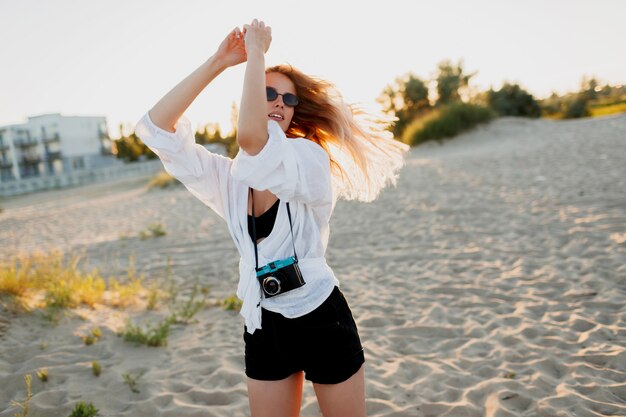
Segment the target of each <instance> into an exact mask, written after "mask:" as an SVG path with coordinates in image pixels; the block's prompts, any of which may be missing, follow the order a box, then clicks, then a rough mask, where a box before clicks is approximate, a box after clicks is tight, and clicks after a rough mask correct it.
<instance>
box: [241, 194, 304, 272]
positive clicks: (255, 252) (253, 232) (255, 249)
mask: <svg viewBox="0 0 626 417" xmlns="http://www.w3.org/2000/svg"><path fill="white" fill-rule="evenodd" d="M250 195H251V196H252V243H254V264H255V270H256V271H258V270H259V252H258V250H257V247H256V226H255V221H254V191H253V190H252V188H250ZM286 204H287V215H288V216H289V229H290V230H291V243H292V245H293V257H294V259H295V260H296V263H297V262H298V255H297V254H296V243H295V240H294V238H293V224H292V223H291V210H289V202H287V203H286Z"/></svg>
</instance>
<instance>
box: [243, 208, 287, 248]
mask: <svg viewBox="0 0 626 417" xmlns="http://www.w3.org/2000/svg"><path fill="white" fill-rule="evenodd" d="M279 203H280V200H278V199H277V200H276V202H275V203H274V205H273V206H272V207H270V208H269V209H267V211H266V212H265V213H263V214H261V215H260V216H259V217H255V218H254V226H255V228H256V239H257V240H259V239H261V238H262V237H267V236H269V234H270V233H271V232H272V229H273V228H274V222H275V221H276V213H277V212H278V204H279ZM248 234H249V235H250V238H251V239H254V238H253V237H252V216H251V215H250V214H248Z"/></svg>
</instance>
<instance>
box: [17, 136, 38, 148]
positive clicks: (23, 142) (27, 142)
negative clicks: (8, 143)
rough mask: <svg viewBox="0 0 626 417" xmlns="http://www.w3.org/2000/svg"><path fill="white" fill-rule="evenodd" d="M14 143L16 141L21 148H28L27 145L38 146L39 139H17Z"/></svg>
mask: <svg viewBox="0 0 626 417" xmlns="http://www.w3.org/2000/svg"><path fill="white" fill-rule="evenodd" d="M13 143H15V146H19V147H20V148H27V147H30V146H37V140H36V139H31V138H19V139H15V141H14V142H13Z"/></svg>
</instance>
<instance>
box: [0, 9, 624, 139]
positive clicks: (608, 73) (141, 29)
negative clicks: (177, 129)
mask: <svg viewBox="0 0 626 417" xmlns="http://www.w3.org/2000/svg"><path fill="white" fill-rule="evenodd" d="M0 16H2V23H1V24H0V126H2V125H6V124H11V123H23V122H26V120H27V117H29V116H34V115H39V114H45V113H61V114H63V115H85V116H105V117H106V118H107V123H108V127H109V133H110V135H111V137H113V138H116V137H119V134H120V133H119V132H120V128H119V125H120V123H123V124H125V126H126V127H125V130H126V133H128V131H129V129H132V128H133V127H134V125H135V123H136V122H137V121H138V120H139V119H140V118H141V116H142V115H143V114H144V113H145V112H147V111H148V110H149V109H150V108H151V107H152V106H153V105H154V104H155V103H156V102H157V101H158V100H159V99H160V98H161V97H162V96H163V95H165V94H166V93H167V92H168V91H169V90H170V89H171V88H173V87H174V86H175V85H176V84H177V83H178V82H180V81H181V80H182V79H184V78H185V77H186V76H187V75H188V74H190V73H191V72H193V71H194V70H195V69H196V68H197V67H199V66H200V65H201V64H202V63H203V62H204V61H205V60H207V59H208V58H209V57H210V56H211V55H212V54H213V53H214V52H215V51H216V49H217V47H218V45H219V44H220V42H221V41H222V40H223V38H224V37H225V36H226V35H227V34H228V32H229V31H230V30H232V29H233V28H234V27H236V26H239V27H242V26H243V25H244V24H246V23H250V21H251V20H252V19H253V18H259V19H261V20H263V21H265V23H266V24H267V25H269V26H271V27H272V38H273V40H272V44H271V46H270V49H269V51H268V53H267V54H266V57H265V62H266V65H268V66H269V65H275V64H279V63H288V64H292V65H293V66H295V67H297V68H299V69H301V70H302V71H304V72H305V73H308V74H311V75H315V76H318V77H322V78H325V79H327V80H328V81H330V82H332V83H334V84H335V85H336V86H337V88H338V89H339V91H341V93H342V94H343V96H344V99H345V100H346V101H347V102H349V103H358V104H359V105H361V106H363V107H365V108H366V109H368V110H370V111H380V106H379V105H378V104H377V103H376V97H378V96H379V95H380V93H381V91H382V90H383V88H385V86H386V85H388V84H391V83H393V82H394V80H395V79H396V78H397V77H400V76H403V75H406V74H408V73H409V72H411V73H413V74H415V75H417V76H418V77H421V78H423V79H428V78H431V77H433V75H434V73H435V70H436V68H437V64H438V63H440V62H441V61H443V60H445V59H449V60H451V61H452V62H453V63H456V62H459V61H460V60H462V62H463V66H464V68H465V70H466V71H467V72H470V73H471V72H476V75H475V76H474V77H473V78H472V80H471V82H470V85H471V86H473V88H475V89H479V90H480V89H488V88H490V87H493V88H496V89H497V88H499V87H500V86H501V85H502V83H503V82H504V81H509V82H517V83H519V84H520V85H521V86H523V87H524V88H526V89H527V90H528V91H529V92H530V93H532V94H533V95H535V96H536V97H537V98H543V97H547V96H549V95H550V93H551V92H553V91H556V92H557V93H565V92H570V91H575V90H577V89H578V88H579V87H580V83H581V79H582V77H583V75H592V76H595V77H596V78H597V79H599V80H600V82H601V83H610V84H612V85H618V84H626V42H624V31H623V28H624V26H623V18H624V16H626V1H620V0H596V1H592V0H589V1H579V0H525V1H508V0H475V1H468V0H458V1H450V0H436V1H435V0H433V1H417V0H414V1H410V0H402V1H401V0H385V1H366V0H360V1H355V0H333V1H328V0H316V1H297V0H291V1H288V0H274V1H271V2H266V1H260V0H238V1H232V0H231V1H211V0H179V1H162V0H54V1H53V0H36V1H35V0H0ZM244 70H245V64H240V65H238V66H236V67H232V68H229V69H227V70H226V71H225V72H223V73H222V74H221V75H220V76H219V77H218V78H216V79H215V80H214V81H213V82H212V83H211V84H209V85H208V86H207V87H206V88H205V89H204V90H203V92H202V93H201V94H200V95H199V96H198V98H197V99H196V100H195V101H194V102H193V103H192V105H191V106H190V107H189V108H188V109H187V111H186V112H185V115H186V116H187V117H188V118H189V119H190V120H191V122H192V125H193V126H194V127H198V126H200V125H204V124H206V123H209V122H219V123H220V124H221V126H222V130H223V131H227V130H229V129H230V112H231V105H232V103H233V102H236V103H239V100H240V98H241V87H242V83H243V75H244Z"/></svg>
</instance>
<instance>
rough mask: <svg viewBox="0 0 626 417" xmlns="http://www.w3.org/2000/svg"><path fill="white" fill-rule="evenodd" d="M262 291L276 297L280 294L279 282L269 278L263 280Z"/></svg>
mask: <svg viewBox="0 0 626 417" xmlns="http://www.w3.org/2000/svg"><path fill="white" fill-rule="evenodd" d="M263 289H264V290H265V292H266V293H268V294H269V295H276V294H278V293H279V292H280V281H279V280H277V279H276V278H275V277H272V276H269V277H267V278H265V279H264V280H263Z"/></svg>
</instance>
